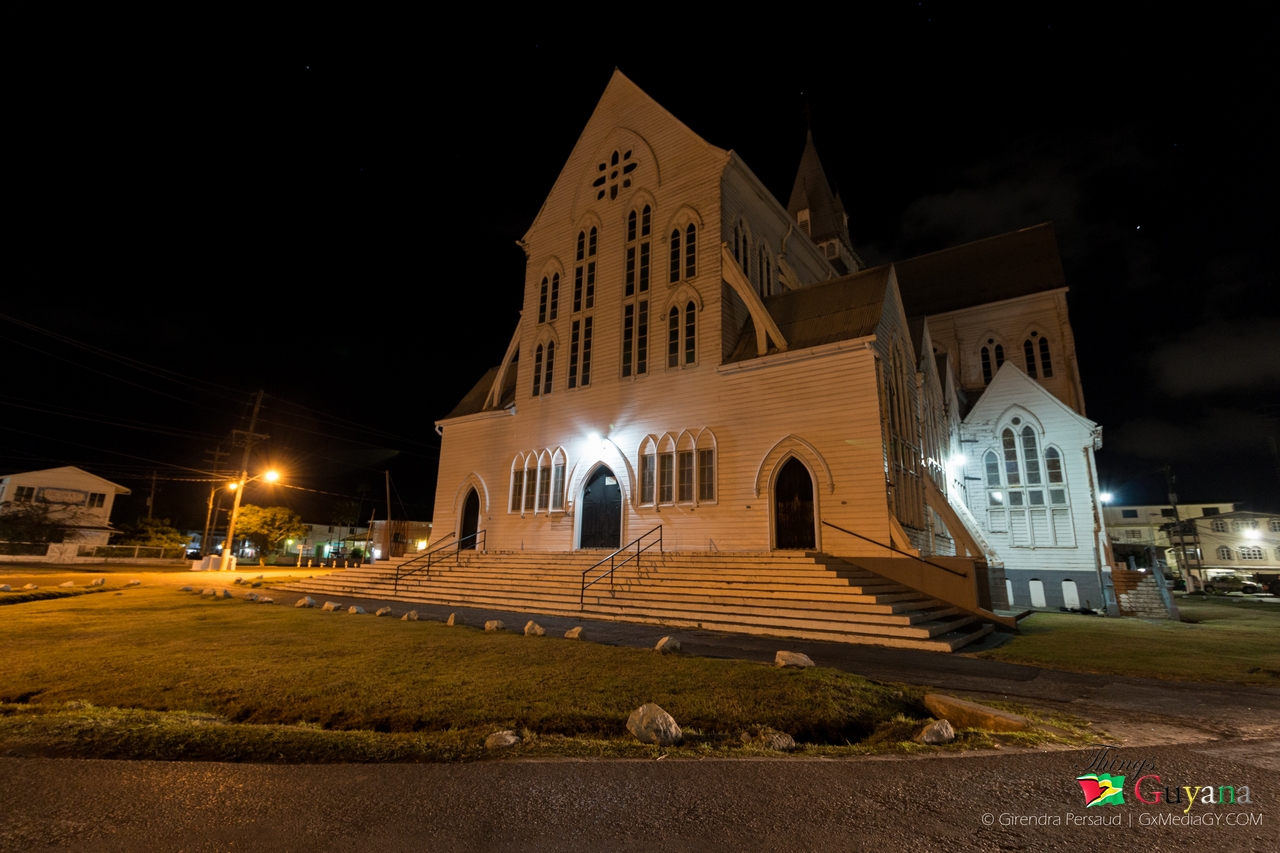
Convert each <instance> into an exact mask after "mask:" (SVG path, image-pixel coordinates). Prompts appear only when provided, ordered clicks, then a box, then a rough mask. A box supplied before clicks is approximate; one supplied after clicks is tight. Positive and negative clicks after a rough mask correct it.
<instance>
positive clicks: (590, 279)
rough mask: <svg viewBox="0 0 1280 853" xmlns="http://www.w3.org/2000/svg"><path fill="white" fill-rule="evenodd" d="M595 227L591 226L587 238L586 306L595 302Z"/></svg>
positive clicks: (589, 306) (590, 305)
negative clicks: (589, 234)
mask: <svg viewBox="0 0 1280 853" xmlns="http://www.w3.org/2000/svg"><path fill="white" fill-rule="evenodd" d="M596 236H597V235H596V228H595V226H594V225H593V226H591V236H590V237H588V238H587V293H586V300H585V301H586V307H587V308H591V307H593V306H594V305H595V304H596Z"/></svg>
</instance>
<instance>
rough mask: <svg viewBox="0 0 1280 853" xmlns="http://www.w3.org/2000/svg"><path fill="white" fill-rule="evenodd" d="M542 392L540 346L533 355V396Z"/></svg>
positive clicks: (539, 345)
mask: <svg viewBox="0 0 1280 853" xmlns="http://www.w3.org/2000/svg"><path fill="white" fill-rule="evenodd" d="M541 391H542V344H538V348H537V349H536V350H534V353H533V396H535V397H536V396H538V394H539V393H540V392H541Z"/></svg>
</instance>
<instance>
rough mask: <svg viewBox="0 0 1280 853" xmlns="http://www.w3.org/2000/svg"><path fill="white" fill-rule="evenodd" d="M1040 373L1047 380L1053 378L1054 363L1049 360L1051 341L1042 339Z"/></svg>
mask: <svg viewBox="0 0 1280 853" xmlns="http://www.w3.org/2000/svg"><path fill="white" fill-rule="evenodd" d="M1040 372H1041V373H1043V374H1044V378H1045V379H1052V378H1053V362H1052V361H1051V360H1050V359H1049V339H1048V338H1041V339H1040Z"/></svg>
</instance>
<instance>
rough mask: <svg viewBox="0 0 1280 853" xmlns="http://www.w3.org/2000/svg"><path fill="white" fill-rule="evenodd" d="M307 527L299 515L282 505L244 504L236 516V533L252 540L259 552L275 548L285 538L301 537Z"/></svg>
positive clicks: (305, 532)
mask: <svg viewBox="0 0 1280 853" xmlns="http://www.w3.org/2000/svg"><path fill="white" fill-rule="evenodd" d="M309 529H310V528H308V527H307V525H306V524H304V523H303V522H302V517H301V516H300V515H298V514H297V513H295V512H293V511H292V510H290V509H289V508H288V507H283V506H268V507H261V506H254V505H253V504H245V505H244V506H242V507H240V514H239V515H238V516H237V517H236V533H238V534H240V535H241V536H244V537H246V538H247V539H249V541H251V542H253V544H254V545H255V546H257V548H258V552H259V553H263V552H267V551H275V550H277V549H278V548H279V547H280V543H281V542H283V541H284V540H286V539H301V538H302V537H303V536H305V535H306V534H307V531H308V530H309Z"/></svg>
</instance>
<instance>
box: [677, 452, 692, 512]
mask: <svg viewBox="0 0 1280 853" xmlns="http://www.w3.org/2000/svg"><path fill="white" fill-rule="evenodd" d="M677 456H678V457H679V459H678V462H679V466H678V467H679V471H680V500H681V501H692V500H693V451H692V450H681V451H680V452H679V453H678V454H677Z"/></svg>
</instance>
